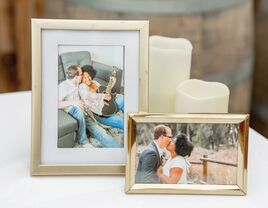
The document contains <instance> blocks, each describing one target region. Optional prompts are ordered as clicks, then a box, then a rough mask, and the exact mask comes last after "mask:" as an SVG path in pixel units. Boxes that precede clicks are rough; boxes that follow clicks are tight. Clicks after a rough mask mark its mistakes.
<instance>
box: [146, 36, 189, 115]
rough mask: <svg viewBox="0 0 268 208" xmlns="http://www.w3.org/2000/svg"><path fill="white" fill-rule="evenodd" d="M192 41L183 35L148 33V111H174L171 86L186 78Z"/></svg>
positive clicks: (173, 87) (174, 86) (173, 97)
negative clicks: (177, 36)
mask: <svg viewBox="0 0 268 208" xmlns="http://www.w3.org/2000/svg"><path fill="white" fill-rule="evenodd" d="M191 56H192V44H191V43H190V41H188V40H186V39H183V38H168V37H161V36H151V37H150V46H149V112H159V113H160V112H163V113H166V112H174V111H175V109H174V103H175V95H176V93H175V88H176V86H177V85H178V84H179V83H181V82H182V81H184V80H186V79H189V78H190V68H191Z"/></svg>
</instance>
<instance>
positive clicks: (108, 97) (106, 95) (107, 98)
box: [104, 93, 112, 101]
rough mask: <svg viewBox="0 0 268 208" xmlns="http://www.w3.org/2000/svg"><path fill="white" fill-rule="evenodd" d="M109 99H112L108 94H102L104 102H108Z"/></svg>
mask: <svg viewBox="0 0 268 208" xmlns="http://www.w3.org/2000/svg"><path fill="white" fill-rule="evenodd" d="M111 99H112V97H111V95H110V94H108V93H105V94H104V100H106V101H110V100H111Z"/></svg>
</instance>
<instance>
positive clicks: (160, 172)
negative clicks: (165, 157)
mask: <svg viewBox="0 0 268 208" xmlns="http://www.w3.org/2000/svg"><path fill="white" fill-rule="evenodd" d="M156 174H157V175H158V176H160V175H163V166H162V165H160V166H159V168H157V170H156Z"/></svg>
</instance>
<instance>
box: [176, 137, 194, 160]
mask: <svg viewBox="0 0 268 208" xmlns="http://www.w3.org/2000/svg"><path fill="white" fill-rule="evenodd" d="M193 149H194V145H193V144H192V143H191V142H190V141H189V139H188V138H187V136H186V135H185V134H179V135H177V136H176V141H175V152H176V153H177V154H178V155H180V156H183V157H185V156H190V155H191V153H192V151H193Z"/></svg>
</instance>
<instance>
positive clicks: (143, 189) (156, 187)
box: [125, 113, 249, 195]
mask: <svg viewBox="0 0 268 208" xmlns="http://www.w3.org/2000/svg"><path fill="white" fill-rule="evenodd" d="M139 124H142V125H143V124H147V125H148V124H149V125H150V124H165V125H166V124H230V125H232V124H234V125H236V124H237V125H238V126H239V131H238V133H237V137H238V138H237V163H236V165H237V167H236V171H237V173H236V183H235V184H228V185H226V184H225V185H221V184H205V185H204V184H198V183H196V184H150V183H136V181H135V174H136V166H137V164H138V163H137V161H138V160H139V159H137V158H138V157H137V150H138V148H137V145H138V142H137V139H138V134H137V132H138V130H137V129H138V128H139V127H138V125H139ZM248 131H249V115H246V114H156V113H133V114H129V116H128V151H127V165H126V186H125V191H126V193H128V194H141V193H143V194H149V193H150V194H151V193H153V194H212V195H245V194H246V191H247V162H248V159H247V158H248ZM145 132H147V131H145ZM223 164H225V163H224V162H223ZM225 165H226V164H225Z"/></svg>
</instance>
